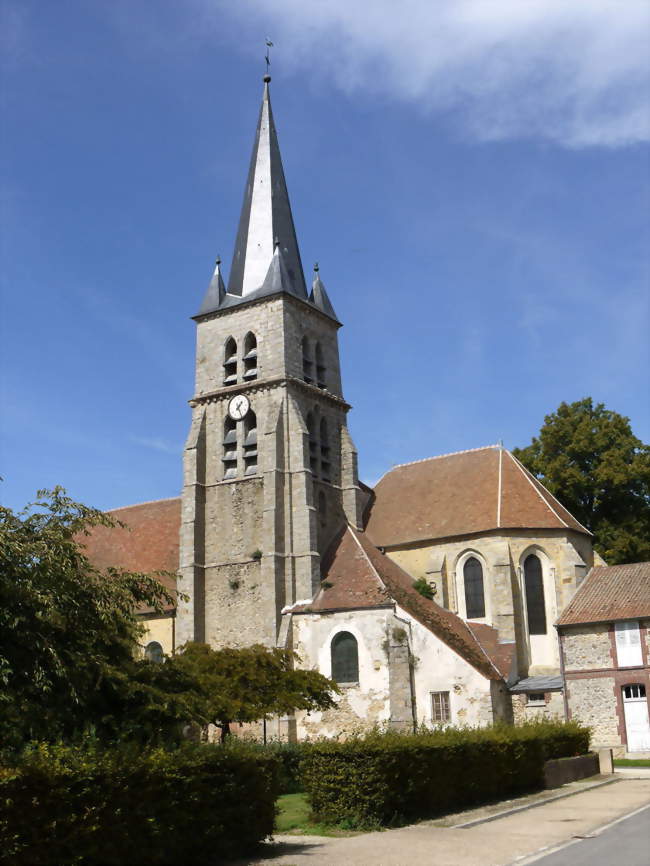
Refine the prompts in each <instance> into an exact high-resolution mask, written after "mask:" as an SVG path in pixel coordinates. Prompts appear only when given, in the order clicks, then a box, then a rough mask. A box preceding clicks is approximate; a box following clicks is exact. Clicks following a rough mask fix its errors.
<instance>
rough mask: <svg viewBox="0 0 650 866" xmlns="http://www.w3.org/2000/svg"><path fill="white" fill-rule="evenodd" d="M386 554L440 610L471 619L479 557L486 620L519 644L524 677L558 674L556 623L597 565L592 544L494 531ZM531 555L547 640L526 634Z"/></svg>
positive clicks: (550, 534) (571, 536)
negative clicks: (468, 600)
mask: <svg viewBox="0 0 650 866" xmlns="http://www.w3.org/2000/svg"><path fill="white" fill-rule="evenodd" d="M386 553H387V554H388V555H389V556H390V557H391V558H392V559H393V560H395V561H396V562H397V563H398V564H399V565H400V566H401V567H402V568H403V569H404V570H405V571H407V572H408V573H409V574H411V575H412V576H413V578H414V579H417V578H419V577H424V578H425V579H426V580H428V581H429V583H430V584H431V585H432V586H433V587H434V589H435V590H436V596H435V600H436V601H437V602H438V604H441V605H443V607H447V608H448V609H449V610H452V611H454V612H455V613H458V615H459V616H461V617H466V609H465V600H464V586H463V563H464V561H465V560H466V558H467V557H468V556H469V555H472V556H476V558H477V559H479V561H480V562H481V564H482V566H483V575H484V587H485V606H486V616H485V618H484V619H483V620H482V621H483V622H486V623H488V624H489V625H492V626H494V627H495V628H497V629H498V630H499V634H500V637H501V639H503V640H513V639H514V640H516V643H517V659H518V664H519V671H518V673H519V675H520V676H526V675H535V674H547V673H548V674H551V673H558V672H559V654H558V649H557V639H556V635H555V630H554V628H553V623H554V622H555V620H556V619H557V617H558V616H559V614H560V613H561V611H562V610H563V609H564V608H565V607H566V605H567V604H568V603H569V601H570V600H571V598H572V597H573V594H574V593H575V591H576V589H577V587H578V586H579V584H580V582H581V581H582V579H583V578H584V575H585V574H586V571H587V569H588V568H589V567H591V564H592V563H593V552H592V548H591V540H590V539H589V538H588V537H587V536H584V535H582V534H581V533H578V532H573V531H568V530H566V531H564V530H524V529H522V530H508V531H506V530H493V531H490V532H486V533H482V534H480V535H472V536H466V537H463V538H456V539H448V540H442V541H439V542H426V543H414V544H408V545H404V546H403V547H393V548H390V549H387V550H386ZM528 553H537V554H538V555H539V557H540V560H541V561H542V568H543V572H544V588H545V597H546V608H547V609H546V620H547V626H548V629H547V633H546V635H533V636H529V635H528V634H527V631H526V620H525V610H524V606H525V605H524V596H523V590H522V579H521V565H522V562H523V560H524V558H525V557H526V556H527V555H528Z"/></svg>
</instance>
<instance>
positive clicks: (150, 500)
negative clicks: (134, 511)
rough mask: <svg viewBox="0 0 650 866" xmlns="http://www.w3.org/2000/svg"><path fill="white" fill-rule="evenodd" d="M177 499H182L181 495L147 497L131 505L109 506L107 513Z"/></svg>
mask: <svg viewBox="0 0 650 866" xmlns="http://www.w3.org/2000/svg"><path fill="white" fill-rule="evenodd" d="M175 499H178V500H179V501H180V499H181V497H180V496H165V497H163V498H162V499H147V500H146V501H145V502H134V503H132V504H131V505H119V506H118V507H117V508H107V509H106V511H105V512H104V513H105V514H112V513H113V512H114V511H125V510H126V509H127V508H138V507H139V506H140V505H155V504H156V503H157V502H173V501H174V500H175Z"/></svg>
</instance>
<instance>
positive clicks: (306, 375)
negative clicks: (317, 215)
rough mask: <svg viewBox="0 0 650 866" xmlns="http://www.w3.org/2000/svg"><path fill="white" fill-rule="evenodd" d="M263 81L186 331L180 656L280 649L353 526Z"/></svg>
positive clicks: (349, 489) (333, 370)
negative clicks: (339, 537)
mask: <svg viewBox="0 0 650 866" xmlns="http://www.w3.org/2000/svg"><path fill="white" fill-rule="evenodd" d="M270 80H271V79H270V76H268V75H266V76H265V77H264V93H263V97H262V106H261V109H260V114H259V120H258V123H257V130H256V133H255V143H254V146H253V154H252V157H251V162H250V168H249V172H248V178H247V181H246V188H245V191H244V202H243V205H242V210H241V216H240V220H239V228H238V231H237V238H236V242H235V250H234V254H233V259H232V265H231V268H230V274H229V279H228V287H227V289H226V286H225V283H224V280H223V276H222V274H221V265H220V261H219V260H217V265H216V268H215V271H214V274H213V277H212V280H211V282H210V285H209V286H208V289H207V292H206V295H205V298H204V300H203V304H202V305H201V308H200V310H199V312H198V313H197V315H196V316H194V317H193V318H194V320H195V321H196V324H197V341H196V378H195V388H194V396H193V397H192V399H191V400H190V406H191V408H192V424H191V428H190V433H189V437H188V439H187V443H186V446H185V453H184V482H183V485H184V486H183V505H182V524H181V539H180V545H181V551H180V579H179V584H178V585H179V590H180V592H181V593H184V594H185V595H186V596H187V597H188V600H187V601H179V605H178V614H177V617H178V619H177V642H178V644H183V643H184V642H185V641H187V640H197V641H203V642H206V643H210V644H211V645H213V646H215V647H222V646H247V645H250V644H253V643H263V644H265V645H267V646H275V645H276V644H277V643H278V640H279V634H280V624H281V617H282V610H283V608H285V607H287V606H290V605H292V604H294V603H296V602H298V601H305V600H309V599H311V598H312V597H313V595H314V593H315V592H316V590H317V589H318V587H319V584H320V580H321V572H320V562H321V556H322V555H323V553H324V552H325V550H326V548H327V546H328V544H329V542H330V541H331V540H332V538H333V536H334V535H335V534H336V532H337V531H338V530H339V529H340V527H341V525H342V524H344V523H345V522H346V521H348V522H349V523H351V524H352V525H353V526H359V525H360V521H361V496H360V490H359V485H358V478H357V462H356V452H355V449H354V445H353V444H352V440H351V438H350V435H349V433H348V429H347V424H346V417H347V412H348V410H349V408H350V407H349V405H348V404H347V403H346V402H345V400H344V399H343V393H342V388H341V373H340V366H339V350H338V338H337V332H338V329H339V327H340V323H339V321H338V320H337V317H336V313H335V312H334V308H333V307H332V304H331V302H330V300H329V297H328V295H327V292H326V291H325V287H324V285H323V283H322V282H321V279H320V275H319V273H318V269H317V268H315V272H314V280H313V284H312V287H311V291H309V292H308V291H307V287H306V285H305V277H304V273H303V269H302V263H301V260H300V252H299V249H298V242H297V238H296V232H295V228H294V224H293V217H292V214H291V207H290V204H289V196H288V193H287V187H286V182H285V178H284V171H283V168H282V160H281V158H280V150H279V147H278V139H277V133H276V130H275V124H274V121H273V113H272V111H271V101H270V96H269V82H270Z"/></svg>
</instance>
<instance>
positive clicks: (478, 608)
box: [463, 556, 485, 619]
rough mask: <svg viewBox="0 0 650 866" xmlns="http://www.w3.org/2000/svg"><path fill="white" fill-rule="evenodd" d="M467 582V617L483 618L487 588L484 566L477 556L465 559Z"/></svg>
mask: <svg viewBox="0 0 650 866" xmlns="http://www.w3.org/2000/svg"><path fill="white" fill-rule="evenodd" d="M463 582H464V584H465V611H466V616H467V619H481V617H484V616H485V589H484V586H483V566H482V565H481V563H480V562H479V561H478V559H477V558H476V557H475V556H470V557H469V559H467V560H465V565H464V566H463Z"/></svg>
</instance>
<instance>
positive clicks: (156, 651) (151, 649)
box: [144, 640, 164, 664]
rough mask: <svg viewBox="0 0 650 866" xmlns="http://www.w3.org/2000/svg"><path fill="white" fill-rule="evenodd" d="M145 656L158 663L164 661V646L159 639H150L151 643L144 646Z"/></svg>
mask: <svg viewBox="0 0 650 866" xmlns="http://www.w3.org/2000/svg"><path fill="white" fill-rule="evenodd" d="M144 657H145V658H146V660H147V661H149V662H156V663H158V664H160V663H161V662H162V660H163V658H164V656H163V648H162V646H161V645H160V644H159V643H158V641H157V640H152V641H149V643H148V644H147V645H146V647H145V648H144Z"/></svg>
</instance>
